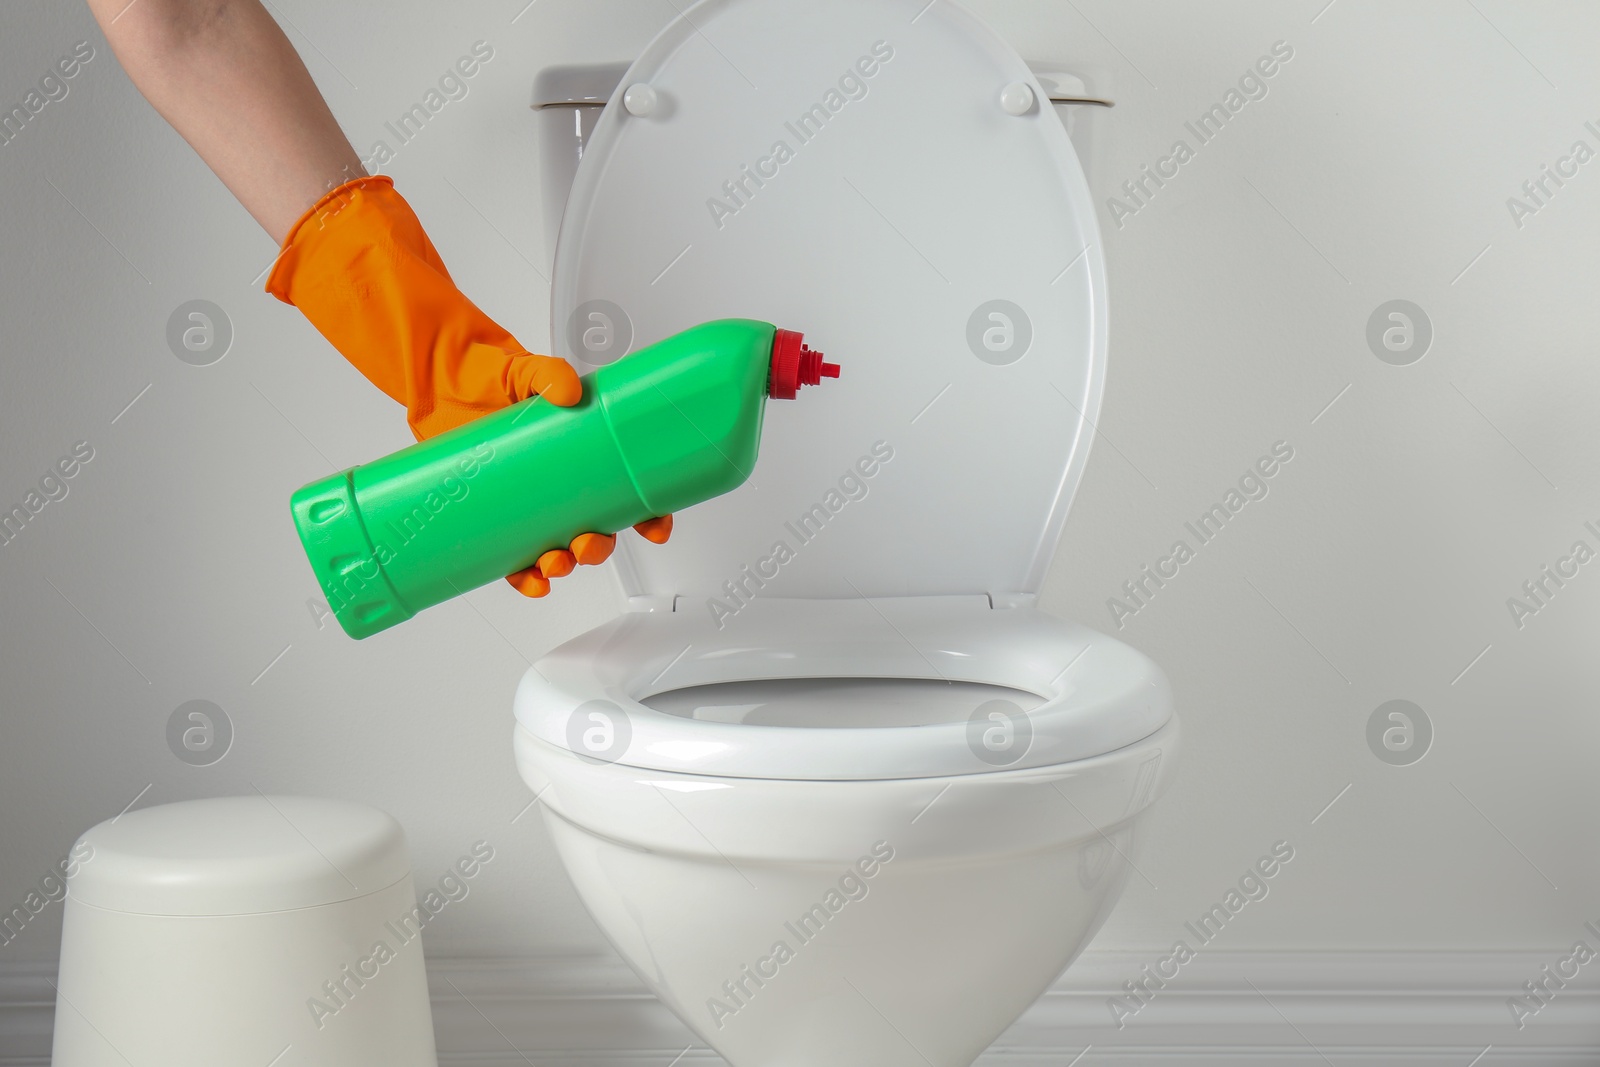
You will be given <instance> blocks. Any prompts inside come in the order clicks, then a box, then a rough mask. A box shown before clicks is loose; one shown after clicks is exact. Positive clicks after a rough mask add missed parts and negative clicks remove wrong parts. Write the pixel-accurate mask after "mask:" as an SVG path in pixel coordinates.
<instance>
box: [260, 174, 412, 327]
mask: <svg viewBox="0 0 1600 1067" xmlns="http://www.w3.org/2000/svg"><path fill="white" fill-rule="evenodd" d="M368 197H372V198H377V199H384V198H393V199H395V200H398V201H399V202H400V203H402V204H403V203H405V199H404V198H403V197H401V196H400V194H399V193H397V192H395V191H394V179H393V178H390V177H389V176H388V175H386V174H374V175H370V176H363V177H360V178H353V179H351V180H350V181H347V182H345V183H344V184H343V185H341V186H338V187H337V188H335V189H331V190H329V191H328V192H327V193H325V194H324V195H323V197H322V198H321V199H320V200H318V201H317V202H316V203H315V204H312V205H311V208H310V209H309V210H308V211H307V212H306V213H305V214H304V215H301V216H300V218H299V219H298V220H296V222H295V224H294V225H293V226H292V227H290V229H289V236H287V237H285V238H284V240H283V248H282V249H280V250H279V252H278V258H277V259H276V260H274V261H273V264H272V273H271V274H269V275H268V276H267V285H266V291H267V292H269V293H271V294H272V295H273V296H275V297H277V298H278V299H279V300H282V301H283V302H284V303H285V304H289V305H291V306H293V305H294V303H295V302H294V298H293V287H294V280H295V277H296V276H297V275H298V273H299V271H300V267H301V264H302V263H303V262H304V261H305V260H307V259H309V258H310V257H311V256H313V255H314V254H315V253H316V250H317V247H318V245H319V244H321V243H322V242H321V240H320V239H321V238H322V237H323V235H324V234H325V232H326V231H327V229H328V224H329V223H330V222H331V221H332V220H333V219H334V218H336V217H338V215H339V214H340V213H341V212H343V211H345V210H346V209H347V208H349V207H351V206H353V205H357V204H359V203H360V202H361V201H363V200H365V199H367V198H368Z"/></svg>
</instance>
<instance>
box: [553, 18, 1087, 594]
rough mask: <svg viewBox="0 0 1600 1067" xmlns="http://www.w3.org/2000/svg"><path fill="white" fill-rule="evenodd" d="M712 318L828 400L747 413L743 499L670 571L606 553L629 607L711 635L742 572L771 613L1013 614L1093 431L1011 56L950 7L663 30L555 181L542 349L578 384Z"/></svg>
mask: <svg viewBox="0 0 1600 1067" xmlns="http://www.w3.org/2000/svg"><path fill="white" fill-rule="evenodd" d="M630 90H631V96H628V95H627V94H629V93H630ZM1030 96H1031V99H1030ZM625 97H626V98H627V99H628V100H629V101H631V107H630V106H628V105H625V103H624V99H625ZM1016 111H1020V112H1021V113H1020V114H1016V113H1013V112H1016ZM724 317H742V318H758V319H764V320H767V321H770V322H774V323H776V324H777V325H779V326H780V327H783V328H786V329H792V330H799V331H802V332H804V333H805V335H806V340H807V342H808V343H809V344H811V345H812V346H813V347H815V348H819V349H821V350H822V351H824V352H825V353H826V354H827V356H828V358H829V359H830V360H832V361H835V362H838V363H839V364H841V365H842V367H843V375H842V377H841V378H840V379H839V380H838V381H828V382H825V383H824V385H823V387H821V388H816V389H808V390H806V391H805V392H804V393H802V394H801V396H800V398H799V399H798V400H795V401H792V402H789V401H770V402H769V403H768V404H767V409H766V426H765V431H764V434H763V437H762V444H761V459H760V462H759V463H758V465H757V466H756V469H755V472H754V474H753V476H752V477H751V479H750V481H749V482H748V483H746V484H745V485H744V486H742V487H741V488H739V489H737V490H735V491H734V492H732V493H730V494H727V495H726V496H724V497H721V498H718V499H716V500H713V501H710V502H708V503H705V504H703V505H700V506H698V507H695V508H692V509H689V510H688V511H687V512H685V513H684V514H683V515H681V516H679V518H678V524H677V532H676V533H675V535H674V537H673V539H672V541H671V543H670V544H668V545H666V546H663V547H658V546H654V545H648V544H645V543H643V542H642V541H639V540H638V539H637V538H632V537H628V538H622V539H621V543H620V544H619V547H618V550H617V553H616V556H614V557H613V558H615V559H617V561H618V565H619V567H620V568H621V577H622V581H623V585H624V588H625V590H626V592H627V593H628V594H629V595H649V596H656V597H661V598H683V599H679V600H677V601H676V603H677V610H678V611H708V610H711V611H714V610H715V604H714V603H713V601H714V600H716V599H722V600H723V601H724V602H726V598H727V596H728V590H727V587H726V585H725V583H729V582H739V581H741V579H742V578H743V576H744V575H745V574H746V573H747V572H746V568H749V572H748V573H752V574H755V575H757V576H758V577H759V578H760V581H761V585H760V588H759V595H760V596H761V597H774V598H777V597H783V598H819V597H822V598H856V597H863V596H864V597H871V598H879V597H907V596H919V595H937V594H985V593H987V594H1011V593H1026V592H1033V591H1036V590H1037V589H1038V587H1039V585H1040V582H1041V580H1042V578H1043V576H1044V573H1045V570H1046V568H1047V566H1048V565H1049V562H1050V558H1051V556H1052V554H1053V553H1054V551H1055V546H1056V542H1057V540H1058V538H1059V535H1060V532H1061V527H1062V523H1063V521H1064V520H1065V517H1066V512H1067V507H1068V505H1069V503H1070V502H1071V499H1072V495H1073V493H1074V491H1075V490H1076V488H1077V485H1078V481H1079V478H1080V477H1081V475H1082V471H1083V468H1084V463H1085V460H1086V457H1087V454H1088V451H1089V442H1090V437H1091V435H1092V425H1093V421H1094V420H1095V419H1096V418H1097V416H1098V411H1099V408H1100V398H1101V389H1102V379H1103V373H1104V362H1105V339H1106V296H1105V270H1104V263H1103V259H1102V255H1101V248H1100V237H1099V231H1098V227H1097V225H1096V222H1095V215H1094V206H1093V203H1092V201H1091V198H1090V193H1089V190H1088V187H1087V185H1086V184H1085V181H1084V177H1083V173H1082V170H1081V168H1080V167H1079V165H1078V160H1077V157H1076V155H1075V153H1074V151H1073V147H1072V144H1071V142H1070V141H1069V140H1068V138H1067V135H1066V132H1065V130H1064V128H1063V127H1062V124H1061V122H1060V121H1059V119H1058V118H1057V117H1056V116H1055V115H1054V114H1053V113H1052V112H1051V109H1050V106H1049V104H1048V102H1047V101H1046V99H1045V94H1044V93H1043V92H1042V91H1041V89H1040V87H1039V85H1038V83H1037V82H1036V81H1035V80H1034V78H1033V77H1032V75H1031V74H1030V73H1029V71H1028V68H1027V66H1026V65H1025V64H1024V63H1023V61H1022V60H1021V58H1019V57H1018V55H1017V54H1016V53H1015V52H1014V51H1013V50H1012V49H1011V47H1010V46H1009V45H1007V44H1006V43H1005V42H1003V41H1002V40H1001V39H1000V38H999V37H997V36H996V35H995V34H994V33H993V32H992V31H991V30H990V29H989V28H988V27H987V26H985V25H984V24H983V23H982V22H980V21H979V20H977V19H976V18H974V17H973V16H972V15H970V14H969V13H968V12H966V11H965V10H963V9H962V8H960V7H958V6H957V5H956V4H954V3H950V2H948V0H942V2H938V3H933V4H927V3H926V0H702V2H701V3H698V4H695V5H694V6H693V7H692V8H690V9H688V10H687V11H686V12H685V13H684V15H683V16H682V17H680V18H678V19H677V20H676V21H674V22H673V23H672V25H670V26H668V27H667V29H665V30H664V31H663V32H662V33H661V35H660V36H659V37H657V38H656V39H655V41H653V42H652V43H651V44H650V45H649V46H648V47H647V48H646V49H645V50H644V52H643V54H642V55H640V57H639V58H638V60H637V61H636V62H635V63H634V64H633V66H632V68H631V69H630V70H629V72H628V74H627V75H626V76H625V77H624V79H623V81H622V83H621V85H620V86H619V87H618V89H617V92H616V94H615V95H614V96H613V98H612V100H611V102H610V104H609V106H608V107H607V108H606V110H605V112H604V115H603V116H602V118H601V119H600V121H599V123H598V125H597V126H596V128H595V132H594V135H593V138H592V139H591V141H590V143H589V146H588V148H587V150H586V152H585V153H584V157H583V161H582V163H581V164H580V166H579V168H578V173H577V177H576V180H575V183H574V187H573V191H572V196H571V199H570V201H569V203H568V206H567V210H566V215H565V218H564V221H563V223H562V230H561V235H560V240H559V243H558V247H557V252H556V265H555V285H554V290H553V306H552V320H551V321H552V323H553V324H554V330H553V332H554V335H555V336H554V341H555V351H556V352H558V353H559V354H561V355H563V356H566V357H568V358H570V359H572V360H573V361H574V362H575V363H576V364H578V366H579V367H580V369H581V370H588V369H591V368H592V367H593V366H595V365H598V364H601V363H605V362H610V361H612V360H614V359H616V358H618V357H619V355H620V356H621V358H626V356H625V355H623V354H622V353H625V352H627V351H633V350H637V349H638V348H640V347H642V346H644V345H646V344H649V343H652V342H654V341H657V340H660V339H661V338H664V337H667V336H669V335H671V334H673V333H676V332H678V331H679V330H683V329H686V328H688V327H689V326H692V325H695V324H696V323H699V322H703V321H706V320H709V319H716V318H724ZM780 546H782V547H781V548H780ZM743 580H744V582H745V583H746V588H755V586H754V585H751V584H750V582H749V579H747V578H744V579H743ZM663 603H664V602H663Z"/></svg>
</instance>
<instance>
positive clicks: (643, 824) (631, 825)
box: [516, 598, 1178, 1067]
mask: <svg viewBox="0 0 1600 1067" xmlns="http://www.w3.org/2000/svg"><path fill="white" fill-rule="evenodd" d="M879 612H881V613H882V614H879ZM750 613H751V617H750V618H749V619H748V620H742V621H745V622H746V623H747V624H746V625H744V626H742V627H741V628H740V631H739V633H738V635H737V637H736V639H734V640H731V641H730V640H724V639H722V637H723V635H720V634H719V633H718V632H717V631H716V630H715V629H714V627H713V625H712V624H711V623H710V622H709V621H707V620H706V619H703V618H702V617H701V616H699V615H698V614H697V613H687V614H686V613H660V614H630V615H626V616H623V617H622V618H620V619H618V620H616V621H615V622H613V623H611V624H608V625H607V626H604V627H602V628H600V629H599V630H595V631H592V632H591V633H589V634H587V635H585V636H584V637H581V638H579V639H578V640H576V641H573V642H571V643H569V644H567V645H566V646H563V647H562V648H561V649H559V650H557V651H556V652H554V653H552V654H551V655H550V656H549V657H546V658H545V659H543V660H541V661H540V662H539V664H538V668H537V673H535V672H529V674H528V675H527V676H526V678H525V679H524V681H523V684H522V687H521V689H520V691H519V692H518V696H517V711H518V718H519V725H518V727H517V730H516V754H517V765H518V767H519V769H520V770H521V772H522V775H523V778H524V779H525V780H526V781H527V782H528V784H529V785H530V786H531V787H532V788H533V789H534V790H535V791H536V793H537V795H538V796H539V797H540V799H541V801H542V802H543V810H544V812H545V817H546V824H547V825H548V827H549V828H550V831H551V834H552V836H553V837H554V838H555V841H556V844H557V847H558V849H559V850H560V854H561V857H562V861H563V862H564V864H565V866H566V869H567V871H568V873H569V875H570V876H571V877H572V880H573V883H574V885H575V886H576V887H577V889H578V892H579V894H580V895H581V897H582V898H583V900H584V902H585V904H586V905H587V906H588V908H589V910H590V912H591V914H593V915H594V917H595V919H596V921H597V922H598V923H599V924H600V927H601V929H602V930H604V931H605V933H606V935H607V937H609V938H610V940H611V942H612V943H613V944H614V945H615V946H616V947H617V949H618V951H619V952H621V954H622V955H623V956H624V958H626V959H627V960H628V962H629V963H630V964H631V965H632V966H633V967H634V969H635V970H637V971H638V972H639V974H640V975H641V976H642V977H643V978H644V979H645V981H646V982H647V983H648V984H649V985H650V987H651V988H652V989H653V990H654V991H655V992H656V993H657V995H659V996H660V997H661V999H662V1000H663V1001H664V1002H665V1003H666V1004H668V1005H669V1006H670V1007H671V1008H672V1009H673V1010H674V1011H676V1012H677V1013H678V1014H679V1015H680V1016H681V1017H682V1018H683V1019H684V1020H685V1021H686V1022H687V1023H689V1025H690V1026H692V1027H693V1028H694V1029H695V1030H696V1031H697V1032H698V1033H699V1034H700V1035H701V1036H702V1037H704V1038H705V1040H706V1041H707V1042H708V1043H709V1044H710V1045H712V1046H713V1047H714V1048H716V1049H717V1051H719V1052H720V1053H721V1054H722V1055H723V1056H725V1057H726V1058H727V1059H728V1061H729V1062H730V1063H732V1064H734V1065H736V1067H744V1065H756V1067H791V1065H792V1067H801V1065H806V1067H815V1065H820V1064H838V1065H845V1067H852V1065H863V1067H865V1065H868V1064H876V1065H890V1067H893V1065H900V1064H905V1065H913V1064H934V1065H936V1067H965V1065H966V1064H969V1063H971V1062H972V1060H973V1059H974V1058H975V1057H976V1056H977V1055H978V1054H979V1053H980V1052H981V1051H982V1050H983V1049H984V1048H985V1047H987V1046H988V1045H989V1044H990V1043H991V1042H992V1041H993V1040H994V1039H995V1037H996V1036H998V1035H999V1033H1000V1032H1001V1031H1002V1030H1004V1029H1005V1028H1006V1027H1007V1026H1008V1025H1010V1023H1011V1022H1012V1021H1013V1020H1015V1018H1016V1017H1017V1015H1018V1014H1020V1013H1021V1012H1022V1011H1023V1010H1024V1009H1025V1008H1026V1007H1027V1006H1028V1005H1029V1004H1031V1003H1032V1002H1033V1001H1034V1000H1035V999H1036V998H1037V997H1038V996H1039V995H1040V994H1041V993H1042V992H1043V991H1044V990H1045V988H1046V987H1047V986H1048V985H1049V984H1050V982H1051V981H1052V980H1053V979H1054V978H1055V977H1056V976H1057V975H1059V974H1060V973H1061V971H1062V969H1063V968H1065V967H1066V966H1067V964H1068V963H1070V962H1071V961H1072V959H1073V957H1075V956H1076V955H1077V953H1078V952H1079V950H1080V949H1081V948H1082V947H1083V945H1084V944H1085V943H1086V942H1087V941H1088V939H1089V938H1090V937H1091V936H1092V935H1093V934H1094V932H1095V931H1096V930H1097V929H1098V928H1099V926H1100V924H1101V922H1102V921H1103V920H1104V918H1105V916H1106V914H1107V913H1108V911H1109V909H1110V907H1111V905H1112V904H1113V903H1114V902H1115V901H1116V898H1117V896H1118V894H1119V893H1120V891H1121V888H1122V885H1123V883H1124V881H1125V880H1126V878H1127V877H1128V874H1129V871H1130V869H1131V868H1130V865H1131V864H1135V863H1137V862H1138V861H1137V859H1136V858H1135V857H1136V854H1137V835H1136V832H1135V829H1136V827H1137V816H1138V815H1139V813H1140V812H1141V811H1142V810H1143V809H1144V808H1145V807H1146V806H1147V805H1148V804H1149V803H1150V801H1151V800H1152V799H1153V798H1154V797H1155V796H1156V795H1157V794H1158V793H1159V792H1160V791H1161V790H1162V788H1163V787H1164V785H1165V782H1166V778H1167V775H1168V773H1169V770H1170V767H1171V765H1172V756H1173V753H1174V751H1175V747H1176V744H1177V735H1178V725H1177V722H1176V720H1174V719H1172V717H1171V713H1170V700H1169V695H1168V692H1167V687H1166V682H1165V679H1164V678H1163V676H1162V675H1161V672H1160V671H1159V670H1158V669H1157V668H1156V667H1155V666H1154V664H1152V663H1151V662H1150V661H1149V660H1148V659H1146V658H1145V657H1143V656H1141V655H1140V654H1139V653H1137V652H1134V651H1133V650H1132V649H1129V648H1128V647H1127V646H1125V645H1122V644H1120V643H1118V642H1116V641H1113V640H1111V639H1110V638H1107V637H1104V636H1103V635H1100V634H1097V633H1094V632H1093V631H1090V630H1087V629H1084V628H1082V627H1078V626H1073V625H1071V624H1068V623H1063V622H1058V621H1056V620H1053V619H1050V618H1048V617H1047V616H1044V615H1041V614H1039V613H1038V612H1036V611H1034V610H1032V609H1031V608H1026V607H1018V608H1010V609H998V610H997V609H991V608H990V607H989V606H988V604H987V602H983V601H981V599H979V600H978V602H973V601H969V600H967V599H965V598H926V599H921V598H918V599H904V600H898V601H884V602H881V603H879V604H876V605H873V604H869V603H867V602H865V601H855V602H827V601H810V602H805V601H791V602H784V601H772V602H764V603H763V602H758V603H756V604H754V605H752V607H751V609H750ZM685 645H688V646H689V648H690V649H691V651H690V652H688V653H687V654H681V655H680V653H681V652H682V651H683V649H684V647H685ZM924 655H925V656H926V658H925V659H924V658H923V656H924ZM707 679H716V680H717V681H716V682H708V681H707ZM852 689H853V690H854V692H853V693H852V692H849V691H850V690H852ZM721 690H726V691H728V692H726V694H725V695H724V694H722V693H720V692H719V691H721ZM841 690H844V692H843V693H841ZM841 696H842V697H843V699H841ZM662 708H667V709H670V710H661V709H662ZM1018 708H1023V709H1025V710H1024V711H1023V712H1021V713H1019V712H1018V711H1017V710H1016V709H1018ZM995 716H998V717H995ZM841 717H848V718H849V720H850V721H851V723H852V724H851V725H840V724H838V720H839V719H840V718H841ZM752 719H755V720H757V721H759V723H760V724H759V725H755V724H752V722H751V720H752ZM1019 726H1020V727H1022V729H1023V731H1024V732H1025V731H1027V730H1029V729H1031V731H1032V738H1031V742H1030V739H1029V738H1027V737H1025V736H1019V734H1018V733H1017V732H1012V733H1010V734H1009V736H1005V735H1004V731H1006V730H1007V729H1008V728H1011V729H1012V730H1013V731H1015V728H1017V727H1019ZM993 731H1001V732H1002V736H1000V737H998V738H996V737H990V738H988V739H987V740H988V741H989V742H990V743H989V744H987V745H986V744H985V740H986V738H985V736H984V735H985V734H987V733H991V732H993ZM586 734H587V735H588V742H589V743H588V744H587V745H586V744H585V742H584V736H585V735H586ZM590 752H593V755H590V754H589V753H590ZM618 757H620V758H618Z"/></svg>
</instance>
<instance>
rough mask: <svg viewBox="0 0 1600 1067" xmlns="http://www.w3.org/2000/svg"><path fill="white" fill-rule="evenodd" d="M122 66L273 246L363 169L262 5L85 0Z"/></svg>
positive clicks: (247, 0) (220, 0)
mask: <svg viewBox="0 0 1600 1067" xmlns="http://www.w3.org/2000/svg"><path fill="white" fill-rule="evenodd" d="M89 7H90V8H91V9H92V10H93V12H94V16H95V19H96V20H97V21H98V22H99V23H100V28H101V29H102V30H103V31H104V33H105V35H106V39H107V40H109V41H110V42H111V48H112V50H113V51H114V52H115V53H116V55H117V59H118V60H119V61H120V62H121V63H122V68H123V69H124V70H125V71H127V72H128V77H129V78H131V79H132V80H133V84H134V85H135V86H136V87H137V88H138V89H139V91H140V92H141V93H143V94H144V97H145V99H147V100H149V101H150V103H151V105H153V106H154V107H155V109H156V110H157V111H159V112H160V113H161V116H162V117H163V118H165V119H166V120H167V121H168V122H169V123H171V124H172V127H173V128H174V129H176V130H177V131H178V133H179V134H181V135H182V136H183V139H184V140H186V141H188V142H189V145H190V147H192V148H193V149H194V150H195V151H196V152H198V153H199V154H200V158H201V159H203V160H205V162H206V165H207V166H209V167H210V168H211V169H212V170H213V171H214V172H216V175H217V177H219V178H221V179H222V183H223V184H224V185H226V186H227V187H228V189H229V191H230V192H232V193H233V195H234V196H235V197H237V198H238V200H239V202H240V203H241V204H243V205H244V207H245V210H247V211H249V212H250V214H251V215H253V216H254V217H255V220H256V221H257V222H259V223H261V225H262V226H263V227H264V228H265V229H266V231H267V233H269V234H271V235H272V239H273V240H274V241H276V242H278V243H279V244H282V243H283V241H284V238H285V237H287V236H288V233H289V229H290V227H292V226H293V225H294V223H295V220H297V219H298V218H299V217H300V216H301V215H303V214H304V213H305V212H306V211H307V210H309V209H310V207H311V206H312V205H313V204H315V203H316V202H317V200H318V199H320V198H321V197H322V195H323V194H324V193H327V192H328V191H329V190H331V189H334V188H336V187H337V186H339V185H341V184H343V183H344V182H347V181H349V180H350V179H352V178H356V177H360V176H361V175H363V174H365V173H366V171H365V170H364V169H363V168H362V166H361V159H360V157H359V156H357V155H356V153H355V149H353V148H351V147H350V142H349V140H348V139H347V138H346V137H345V135H344V133H343V132H342V131H341V130H340V129H339V124H338V123H337V122H335V121H334V118H333V113H332V112H330V111H329V110H328V105H327V103H326V101H324V100H323V99H322V94H321V93H319V92H318V91H317V87H316V84H315V83H314V82H313V81H312V80H311V75H310V74H309V73H307V71H306V68H305V64H304V63H302V62H301V61H300V57H299V55H298V54H296V52H295V50H294V47H293V46H292V45H290V44H289V40H288V38H287V37H285V36H284V35H283V31H282V30H281V29H279V28H278V24H277V23H276V22H275V21H273V19H272V16H271V15H269V14H268V13H267V10H266V8H264V7H263V6H262V5H261V3H260V0H132V2H130V0H89Z"/></svg>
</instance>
